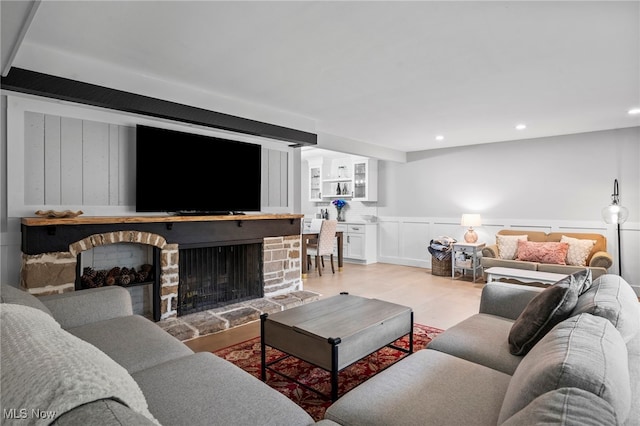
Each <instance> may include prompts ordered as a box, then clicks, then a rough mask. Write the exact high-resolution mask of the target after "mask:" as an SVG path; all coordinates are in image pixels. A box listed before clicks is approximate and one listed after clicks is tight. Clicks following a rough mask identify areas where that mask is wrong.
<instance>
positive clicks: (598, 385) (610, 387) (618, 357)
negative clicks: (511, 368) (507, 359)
mask: <svg viewBox="0 0 640 426" xmlns="http://www.w3.org/2000/svg"><path fill="white" fill-rule="evenodd" d="M628 360H629V354H628V352H627V347H626V345H625V343H624V341H623V340H622V336H620V333H618V331H617V330H616V329H615V328H614V327H613V325H611V323H610V322H609V321H607V320H606V319H604V318H599V317H594V316H593V315H590V314H580V315H578V316H574V317H571V318H568V319H566V320H565V321H562V322H561V323H560V324H558V325H556V326H555V327H554V328H553V329H552V330H551V331H550V332H549V333H547V335H546V336H544V337H543V338H542V339H541V340H540V342H538V344H537V345H535V346H534V347H533V348H532V349H531V351H530V352H529V353H528V354H527V356H525V357H524V358H523V359H522V361H521V362H520V364H519V365H518V368H516V371H515V372H514V373H513V376H511V380H510V381H509V386H508V387H507V391H506V393H505V397H504V401H503V402H502V407H501V408H500V415H499V417H498V424H499V425H500V424H502V423H503V422H505V421H506V420H507V419H509V418H510V417H511V416H513V415H515V414H516V413H518V412H519V411H520V410H522V409H523V408H525V407H527V406H528V405H529V404H531V403H532V402H533V401H534V400H535V399H536V398H538V397H539V396H540V395H543V394H545V393H547V392H550V391H552V390H554V389H560V388H579V389H582V390H583V391H587V392H591V393H592V394H594V395H595V396H597V397H599V398H602V399H603V400H604V401H606V403H607V404H609V405H610V406H611V408H612V409H613V413H615V416H616V420H617V421H616V424H620V425H623V424H625V422H626V420H627V418H628V417H629V412H630V409H631V404H632V400H631V380H630V375H629V361H628ZM572 402H573V403H576V402H578V401H576V400H573V401H572ZM635 402H636V401H635V400H634V401H633V403H634V404H635ZM605 406H606V404H605ZM547 408H548V409H552V407H551V406H548V407H547ZM576 409H580V408H579V407H577V408H576ZM596 409H598V407H597V406H596V405H595V404H594V405H593V410H594V416H599V414H598V413H596V411H595V410H596ZM556 414H558V413H556ZM634 420H635V419H634ZM522 424H528V423H522ZM536 424H537V423H536ZM545 424H546V423H545ZM562 424H565V423H562ZM566 424H573V423H566Z"/></svg>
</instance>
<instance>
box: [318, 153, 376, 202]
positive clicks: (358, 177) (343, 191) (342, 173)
mask: <svg viewBox="0 0 640 426" xmlns="http://www.w3.org/2000/svg"><path fill="white" fill-rule="evenodd" d="M318 176H320V178H318ZM333 198H343V199H346V200H349V199H353V200H356V201H377V200H378V160H375V159H371V158H361V157H354V156H350V157H340V158H324V157H319V158H314V159H313V160H311V159H310V160H309V201H327V200H328V199H333ZM323 199H324V200H323Z"/></svg>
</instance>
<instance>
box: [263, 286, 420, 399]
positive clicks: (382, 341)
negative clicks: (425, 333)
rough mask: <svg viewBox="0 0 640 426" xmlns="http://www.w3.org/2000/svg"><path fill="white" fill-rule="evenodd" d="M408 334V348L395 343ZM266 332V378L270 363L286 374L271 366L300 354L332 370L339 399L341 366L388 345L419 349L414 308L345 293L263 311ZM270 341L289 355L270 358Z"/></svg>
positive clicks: (333, 387) (334, 392) (335, 395)
mask: <svg viewBox="0 0 640 426" xmlns="http://www.w3.org/2000/svg"><path fill="white" fill-rule="evenodd" d="M407 334H408V335H409V349H408V350H407V349H403V348H400V347H397V346H394V345H392V343H393V342H395V341H396V340H398V339H399V338H401V337H403V336H405V335H407ZM260 336H261V339H260V344H261V349H262V380H263V381H266V379H267V372H266V370H267V369H269V370H271V371H273V372H275V373H277V374H280V375H282V376H284V375H283V374H282V373H280V372H278V371H277V370H275V369H273V368H271V366H272V365H273V364H276V363H278V362H280V361H282V360H283V359H285V358H287V357H288V356H294V357H296V358H299V359H301V360H303V361H306V362H308V363H311V364H313V365H316V366H318V367H320V368H322V369H324V370H326V371H328V372H330V374H331V395H330V398H331V400H332V401H335V400H337V399H338V372H340V371H341V370H343V369H344V368H346V367H348V366H349V365H351V364H353V363H354V362H356V361H359V360H360V359H362V358H364V357H366V356H367V355H369V354H371V353H373V352H376V351H377V350H379V349H381V348H383V347H385V346H390V347H393V348H394V349H398V350H400V351H402V352H406V353H412V352H413V311H412V310H411V308H409V307H407V306H402V305H397V304H395V303H390V302H385V301H382V300H378V299H367V298H364V297H360V296H354V295H350V294H347V293H341V294H339V295H336V296H332V297H329V298H327V299H323V300H319V301H316V302H311V303H309V304H306V305H302V306H297V307H295V308H291V309H287V310H285V311H281V312H277V313H275V314H271V315H269V314H267V313H265V314H262V315H261V316H260ZM266 346H270V347H272V348H274V349H278V350H279V351H281V352H284V353H285V354H286V355H285V356H283V357H281V358H278V359H276V360H274V361H272V362H269V363H267V362H266V353H265V349H266ZM285 377H287V376H285ZM287 378H289V379H292V380H294V381H295V379H293V378H291V377H287ZM298 383H299V382H298ZM302 385H303V386H305V385H304V384H302ZM305 387H307V388H308V389H310V390H312V391H314V392H316V393H319V394H321V393H320V392H318V391H317V390H315V389H313V388H309V387H308V386H305ZM321 395H322V394H321ZM323 396H326V395H323Z"/></svg>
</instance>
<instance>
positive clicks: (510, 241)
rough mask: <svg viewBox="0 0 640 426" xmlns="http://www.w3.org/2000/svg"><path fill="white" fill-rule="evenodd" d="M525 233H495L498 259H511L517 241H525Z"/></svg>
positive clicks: (516, 247)
mask: <svg viewBox="0 0 640 426" xmlns="http://www.w3.org/2000/svg"><path fill="white" fill-rule="evenodd" d="M527 238H528V237H527V236H526V235H500V234H497V235H496V244H497V245H498V256H499V257H500V259H507V260H513V259H515V258H516V252H517V251H518V241H527Z"/></svg>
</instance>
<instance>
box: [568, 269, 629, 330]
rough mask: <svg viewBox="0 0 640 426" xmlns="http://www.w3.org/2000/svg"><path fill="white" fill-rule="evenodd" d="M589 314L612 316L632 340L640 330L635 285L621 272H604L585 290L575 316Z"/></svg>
mask: <svg viewBox="0 0 640 426" xmlns="http://www.w3.org/2000/svg"><path fill="white" fill-rule="evenodd" d="M585 312H586V313H589V314H592V315H596V316H599V317H603V318H606V319H608V320H609V321H610V322H611V324H613V326H614V327H615V328H616V329H617V330H618V332H619V333H620V334H621V335H622V338H623V339H624V341H625V342H629V340H631V338H633V337H634V336H635V335H636V334H638V333H640V310H639V309H638V299H637V296H636V294H635V292H634V291H633V289H632V288H631V286H630V285H629V284H628V283H627V282H626V281H625V280H624V279H623V278H621V277H620V276H618V275H611V274H608V275H603V276H601V277H600V278H598V279H596V280H595V281H594V282H593V285H592V286H591V287H590V288H589V289H587V290H586V291H585V292H583V293H582V294H581V295H580V296H579V297H578V301H577V303H576V306H575V308H574V310H573V312H572V313H571V315H578V314H581V313H585Z"/></svg>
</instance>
